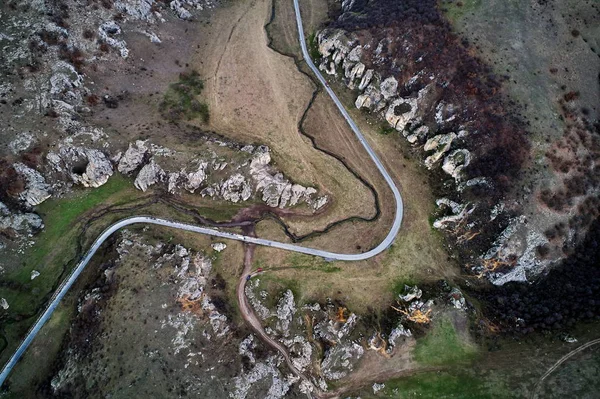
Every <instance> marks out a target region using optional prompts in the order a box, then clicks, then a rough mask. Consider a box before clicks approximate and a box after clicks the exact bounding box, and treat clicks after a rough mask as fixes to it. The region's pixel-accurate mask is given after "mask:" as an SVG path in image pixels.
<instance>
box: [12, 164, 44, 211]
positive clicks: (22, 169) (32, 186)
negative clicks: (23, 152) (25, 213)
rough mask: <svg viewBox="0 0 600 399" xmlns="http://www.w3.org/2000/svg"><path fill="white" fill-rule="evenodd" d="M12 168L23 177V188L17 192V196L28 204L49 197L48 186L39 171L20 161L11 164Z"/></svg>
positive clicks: (34, 203) (37, 202)
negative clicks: (20, 191)
mask: <svg viewBox="0 0 600 399" xmlns="http://www.w3.org/2000/svg"><path fill="white" fill-rule="evenodd" d="M13 168H14V169H15V171H16V172H17V173H18V174H20V175H21V176H23V177H24V178H25V190H24V191H23V192H22V193H21V194H19V198H20V199H21V200H22V201H24V202H25V203H26V204H27V205H28V206H36V205H39V204H41V203H42V202H44V201H45V200H47V199H48V198H50V191H51V189H50V186H49V185H48V184H47V183H46V179H44V176H42V175H41V174H40V172H38V171H37V170H35V169H31V168H30V167H28V166H26V165H24V164H22V163H15V164H13Z"/></svg>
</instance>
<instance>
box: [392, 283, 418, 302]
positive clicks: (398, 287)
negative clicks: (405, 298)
mask: <svg viewBox="0 0 600 399" xmlns="http://www.w3.org/2000/svg"><path fill="white" fill-rule="evenodd" d="M407 285H416V282H415V281H414V280H412V279H410V278H403V279H398V280H394V281H393V282H392V286H391V291H392V293H393V294H394V298H398V295H401V294H404V287H405V286H407Z"/></svg>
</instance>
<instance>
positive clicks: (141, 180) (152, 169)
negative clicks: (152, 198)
mask: <svg viewBox="0 0 600 399" xmlns="http://www.w3.org/2000/svg"><path fill="white" fill-rule="evenodd" d="M164 176H165V172H164V171H163V170H162V169H161V167H160V166H159V165H158V164H157V163H156V162H155V161H154V158H152V159H151V160H150V163H148V164H146V165H145V166H144V167H143V168H142V169H141V170H140V173H138V175H137V177H136V178H135V181H134V182H133V184H134V186H135V187H136V188H137V189H138V190H142V191H146V190H147V189H148V187H150V186H152V185H154V184H156V183H158V182H160V181H162V180H163V179H164Z"/></svg>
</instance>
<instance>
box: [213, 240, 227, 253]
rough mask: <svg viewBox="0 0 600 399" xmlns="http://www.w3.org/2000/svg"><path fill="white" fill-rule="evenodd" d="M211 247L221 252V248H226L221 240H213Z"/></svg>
mask: <svg viewBox="0 0 600 399" xmlns="http://www.w3.org/2000/svg"><path fill="white" fill-rule="evenodd" d="M211 247H212V249H214V250H215V251H217V252H221V251H222V250H224V249H225V248H227V245H226V244H225V243H223V242H215V243H214V244H211Z"/></svg>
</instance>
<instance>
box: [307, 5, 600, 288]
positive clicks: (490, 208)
mask: <svg viewBox="0 0 600 399" xmlns="http://www.w3.org/2000/svg"><path fill="white" fill-rule="evenodd" d="M337 15H339V16H338V17H337V19H335V20H334V21H333V22H332V23H331V24H330V25H329V26H328V27H327V28H325V29H323V30H320V31H319V32H317V33H316V36H314V37H313V39H312V48H313V56H314V57H316V59H317V62H318V65H320V69H321V70H323V71H324V72H325V73H327V74H329V75H331V76H332V77H334V78H336V79H338V80H339V81H340V82H343V83H344V84H345V85H346V86H347V87H348V88H349V89H351V90H353V92H354V93H355V107H356V108H358V109H362V110H365V111H367V112H369V113H371V114H373V115H374V116H376V117H377V118H379V119H380V120H381V121H382V122H384V123H385V125H386V126H385V127H382V128H381V130H382V133H386V134H389V133H392V132H394V133H395V132H397V133H396V134H398V135H400V136H401V137H403V138H404V140H406V142H407V143H408V144H409V145H410V146H411V147H412V148H413V152H414V154H415V155H416V156H417V157H418V158H420V159H421V161H422V164H423V166H424V167H425V168H426V169H428V170H430V171H431V172H430V174H431V176H432V182H433V185H434V187H436V191H437V192H438V195H440V196H441V197H440V198H439V199H438V200H437V201H436V205H437V207H438V208H439V211H438V212H437V215H436V220H435V221H434V222H433V227H434V228H436V229H440V230H442V231H444V232H445V233H446V234H447V235H448V236H449V237H450V240H451V242H452V245H453V246H456V247H457V248H458V249H459V252H460V254H461V263H463V264H464V265H465V267H466V268H467V269H469V270H470V271H471V272H473V273H475V274H477V275H480V276H486V277H488V278H489V279H490V280H491V281H492V282H493V283H494V284H497V285H502V284H505V283H507V282H509V281H528V280H533V279H535V277H536V276H538V275H540V274H542V273H544V272H547V271H548V270H549V269H550V267H551V266H556V265H557V264H558V263H559V262H560V261H561V260H562V259H564V258H565V257H566V256H569V255H570V254H571V253H572V252H573V249H574V248H575V246H576V245H577V244H578V243H579V242H581V240H582V239H583V237H584V236H585V234H586V232H587V231H588V228H589V226H590V224H591V222H592V221H593V220H594V218H596V217H598V215H599V212H598V209H599V207H598V205H599V199H598V188H599V187H600V181H599V180H598V173H597V168H598V162H597V159H598V151H599V149H600V142H599V140H598V134H597V126H596V127H594V125H593V115H591V114H590V113H589V112H587V111H586V112H582V111H580V110H579V108H578V104H577V102H576V101H575V100H576V99H577V94H576V92H574V91H573V92H569V93H566V94H565V95H564V98H561V99H560V100H559V101H558V102H557V103H556V104H557V105H556V107H557V108H558V109H559V112H560V113H561V114H562V115H563V120H564V121H565V123H564V134H562V137H560V136H561V134H560V133H561V132H558V133H559V134H558V136H559V137H560V138H558V139H555V137H556V136H557V135H556V134H554V133H553V134H550V133H548V134H543V133H541V132H540V133H538V132H534V134H532V132H531V131H529V130H528V128H527V124H526V121H525V120H523V119H521V118H519V117H518V115H519V114H520V112H519V110H518V109H517V108H515V107H514V106H512V107H511V101H510V98H509V97H508V96H507V95H506V93H505V92H504V91H503V89H502V81H503V80H505V79H507V77H504V76H499V75H496V74H494V72H493V71H492V69H491V68H489V67H488V66H486V65H485V64H484V63H483V62H482V61H481V60H479V59H478V58H476V57H475V56H473V51H472V48H471V47H469V43H468V42H466V41H462V42H461V41H460V39H459V38H458V37H457V36H456V35H455V34H453V33H452V31H451V28H450V27H449V25H448V23H447V22H446V20H445V19H444V17H442V16H441V14H440V13H439V12H438V9H437V8H436V4H435V2H433V1H430V2H411V1H408V2H402V3H393V4H392V2H367V3H365V2H354V1H343V2H342V4H341V9H340V10H338V11H337ZM576 154H577V155H576ZM567 226H568V227H567Z"/></svg>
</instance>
